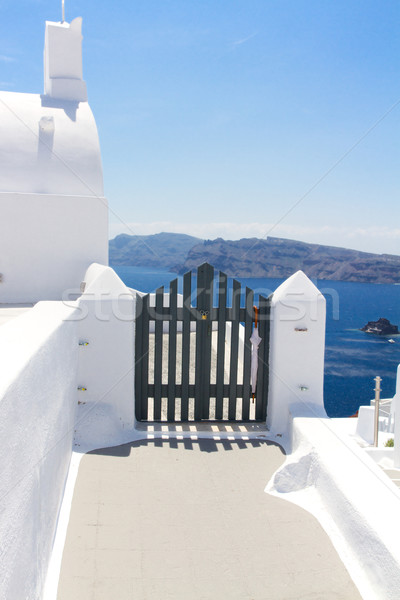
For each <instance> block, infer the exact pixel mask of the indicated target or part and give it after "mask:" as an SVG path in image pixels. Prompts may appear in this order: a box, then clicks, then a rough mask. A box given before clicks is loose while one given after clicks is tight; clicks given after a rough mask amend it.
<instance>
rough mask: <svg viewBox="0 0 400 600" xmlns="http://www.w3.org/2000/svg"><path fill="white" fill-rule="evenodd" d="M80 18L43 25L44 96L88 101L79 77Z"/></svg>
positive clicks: (83, 83) (80, 52)
mask: <svg viewBox="0 0 400 600" xmlns="http://www.w3.org/2000/svg"><path fill="white" fill-rule="evenodd" d="M81 31H82V18H81V17H77V18H76V19H74V20H73V21H72V22H71V23H67V22H66V21H64V22H63V23H55V22H52V21H46V33H45V47H44V92H45V94H48V95H49V96H51V97H53V98H62V99H64V100H66V99H68V100H75V101H81V100H83V101H85V100H87V91H86V84H85V82H84V81H83V74H82V33H81Z"/></svg>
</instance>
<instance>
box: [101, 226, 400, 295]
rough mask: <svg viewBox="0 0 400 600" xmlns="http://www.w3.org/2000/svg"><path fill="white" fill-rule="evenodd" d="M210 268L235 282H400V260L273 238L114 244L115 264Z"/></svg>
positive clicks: (172, 238)
mask: <svg viewBox="0 0 400 600" xmlns="http://www.w3.org/2000/svg"><path fill="white" fill-rule="evenodd" d="M203 262H209V263H210V264H212V265H213V266H214V267H215V268H216V269H219V270H221V271H224V272H225V273H227V274H228V275H231V276H236V277H289V276H290V275H292V274H293V273H295V272H296V271H298V270H299V269H301V270H302V271H304V272H305V273H306V275H308V276H309V277H311V278H315V279H328V280H329V279H331V280H336V281H358V282H362V283H398V282H400V256H394V255H390V254H372V253H368V252H359V251H358V250H348V249H346V248H337V247H334V246H322V245H319V244H307V243H305V242H297V241H295V240H286V239H281V238H273V237H268V238H266V239H258V238H245V239H241V240H237V241H229V240H228V241H227V240H223V239H222V238H218V239H216V240H200V239H198V238H194V237H191V236H188V235H184V234H174V233H160V234H156V235H150V236H129V235H119V236H117V237H116V238H115V239H114V240H112V241H110V264H114V265H135V266H148V267H152V268H156V267H161V268H165V269H168V270H170V271H172V272H175V273H181V274H182V273H185V272H186V271H190V270H193V269H196V268H197V267H198V266H199V265H200V264H202V263H203Z"/></svg>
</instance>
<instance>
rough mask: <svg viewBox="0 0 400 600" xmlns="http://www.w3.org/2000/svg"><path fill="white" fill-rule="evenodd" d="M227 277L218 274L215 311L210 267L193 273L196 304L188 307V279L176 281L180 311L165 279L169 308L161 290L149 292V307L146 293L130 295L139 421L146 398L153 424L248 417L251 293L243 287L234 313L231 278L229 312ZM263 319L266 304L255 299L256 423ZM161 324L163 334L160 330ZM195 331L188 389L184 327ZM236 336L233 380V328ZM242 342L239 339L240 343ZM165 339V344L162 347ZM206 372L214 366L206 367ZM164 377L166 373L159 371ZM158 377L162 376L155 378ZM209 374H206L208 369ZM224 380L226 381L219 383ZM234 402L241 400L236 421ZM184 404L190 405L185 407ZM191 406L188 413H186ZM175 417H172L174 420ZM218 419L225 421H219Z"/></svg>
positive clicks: (260, 409)
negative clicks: (165, 352)
mask: <svg viewBox="0 0 400 600" xmlns="http://www.w3.org/2000/svg"><path fill="white" fill-rule="evenodd" d="M227 290H228V278H227V276H226V274H225V273H222V272H220V273H219V279H218V293H217V297H218V303H217V304H218V306H217V307H214V299H213V296H214V268H213V267H212V266H211V265H209V264H207V263H205V264H204V265H201V266H200V267H199V268H198V270H197V289H196V303H195V306H192V305H191V298H192V276H191V273H190V272H189V273H186V274H185V275H184V276H183V295H182V308H181V307H180V305H179V306H178V280H177V279H175V280H173V281H171V283H170V287H169V305H168V303H166V304H167V306H164V287H160V288H158V289H157V291H156V293H155V306H152V307H150V294H147V295H145V296H140V295H139V294H138V295H137V305H136V306H137V309H136V339H135V352H136V366H135V395H136V400H137V401H136V418H137V419H138V420H139V421H146V420H148V418H149V405H148V399H149V398H151V399H152V400H153V411H152V412H153V415H152V416H153V419H154V421H160V420H168V421H169V422H173V421H175V420H176V419H178V420H181V421H188V420H195V421H200V420H209V419H212V420H217V421H218V420H222V419H223V418H224V417H225V415H226V414H228V419H229V420H230V421H236V420H239V421H242V420H244V421H248V420H249V419H250V395H251V390H250V369H251V342H250V336H251V333H252V329H253V322H254V309H253V302H254V292H253V290H251V289H249V288H247V287H246V291H245V307H244V308H241V306H240V302H241V285H240V283H239V282H238V281H236V280H235V279H234V280H233V283H232V306H231V308H228V306H227ZM269 318H270V299H269V298H265V297H263V296H261V295H260V297H259V334H260V337H261V338H262V341H261V343H260V346H259V350H258V376H257V389H256V406H255V417H252V418H253V420H256V421H265V419H266V410H267V399H268V368H267V365H268V358H269ZM178 321H179V322H180V323H181V327H182V329H181V331H182V335H181V341H182V344H181V371H180V376H181V380H180V382H179V383H177V379H176V377H177V348H178V342H177V340H178V338H177V336H178ZM164 322H168V324H169V325H168V329H164ZM153 323H154V352H153V354H152V356H153V359H154V360H153V363H152V367H154V368H153V372H154V381H153V382H149V349H150V344H149V338H150V325H151V324H153ZM192 323H194V325H195V338H196V339H195V357H194V358H195V366H194V385H193V384H191V383H190V366H191V353H192V351H193V349H192V348H191V342H190V339H191V329H192V327H191V324H192ZM213 323H216V324H217V327H216V329H217V330H218V331H217V336H216V344H214V345H213ZM227 323H229V328H230V354H229V366H228V373H225V362H226V352H225V344H226V333H227ZM240 323H243V324H244V330H243V334H244V337H243V342H244V348H243V356H242V360H243V376H242V377H241V378H240V380H239V381H238V362H239V328H240ZM240 339H242V338H240ZM167 340H168V342H167ZM164 342H166V343H168V359H167V361H166V363H164V368H163V361H164V358H163V348H164ZM213 352H216V361H215V362H216V364H215V370H216V379H215V383H211V359H212V354H213ZM213 369H214V367H213ZM166 371H167V373H165V372H166ZM163 372H164V377H163ZM213 372H214V370H213ZM226 376H229V379H228V381H226ZM177 398H180V401H181V402H180V415H179V416H177V408H176V399H177ZM211 398H215V410H214V407H213V408H212V409H211V406H210V399H211ZM163 399H166V401H167V407H166V410H165V409H163ZM238 399H240V400H241V405H240V404H239V407H240V411H239V413H240V416H237V415H238ZM190 401H192V402H190ZM192 403H193V405H194V409H193V411H192V408H191V406H192ZM179 417H180V419H179ZM225 418H226V417H225Z"/></svg>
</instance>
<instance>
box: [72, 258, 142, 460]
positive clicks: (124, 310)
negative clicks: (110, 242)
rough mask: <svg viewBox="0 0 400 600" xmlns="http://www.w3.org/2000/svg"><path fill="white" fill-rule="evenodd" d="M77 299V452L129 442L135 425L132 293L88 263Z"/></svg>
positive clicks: (106, 270)
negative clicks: (79, 344) (79, 342)
mask: <svg viewBox="0 0 400 600" xmlns="http://www.w3.org/2000/svg"><path fill="white" fill-rule="evenodd" d="M84 281H85V284H86V287H85V292H84V293H83V294H82V296H81V297H80V298H79V300H78V301H77V306H78V313H77V314H76V315H74V316H73V318H77V319H78V322H77V326H78V335H79V339H80V341H81V342H84V343H87V345H82V346H80V348H79V369H78V386H79V387H83V388H85V390H82V391H81V392H79V396H78V397H79V402H80V404H79V406H78V420H77V427H76V444H77V449H79V448H80V449H81V450H83V449H93V448H98V447H100V446H102V445H103V446H107V445H108V446H113V445H116V444H118V443H122V442H121V440H123V441H129V440H131V439H132V435H133V429H134V424H135V418H134V414H135V395H134V375H135V358H134V357H135V354H134V347H135V337H134V336H135V320H134V319H135V310H136V301H135V297H134V295H133V294H132V293H131V292H130V291H129V290H128V288H127V287H126V286H125V284H124V283H123V282H122V281H121V279H120V278H119V277H118V275H117V274H116V273H115V271H113V269H111V268H110V267H106V266H103V265H99V264H94V265H91V266H90V267H89V269H88V271H87V273H86V275H85V277H84Z"/></svg>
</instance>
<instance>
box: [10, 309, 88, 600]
mask: <svg viewBox="0 0 400 600" xmlns="http://www.w3.org/2000/svg"><path fill="white" fill-rule="evenodd" d="M74 310H75V309H72V308H68V307H66V306H63V305H62V304H61V303H49V302H42V303H39V304H38V305H37V306H35V307H34V308H32V309H31V310H30V311H29V312H26V313H25V314H23V315H21V316H19V317H18V318H17V319H14V320H13V321H10V322H8V323H6V324H5V325H3V326H2V327H1V329H0V436H1V440H2V451H1V453H0V540H1V541H0V555H1V561H0V598H1V600H11V599H17V598H24V600H37V599H38V598H40V597H41V593H42V589H43V584H44V580H45V576H46V572H47V568H48V563H49V559H50V554H51V549H52V543H53V538H54V534H55V530H56V524H57V518H58V512H59V508H60V505H61V501H62V496H63V489H64V485H65V481H66V476H67V472H68V466H69V462H70V457H71V451H72V439H73V433H74V415H75V406H76V372H77V362H78V346H77V335H76V323H75V322H74V321H73V320H66V319H67V317H71V315H72V314H73V312H74Z"/></svg>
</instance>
